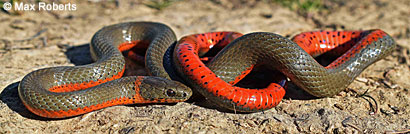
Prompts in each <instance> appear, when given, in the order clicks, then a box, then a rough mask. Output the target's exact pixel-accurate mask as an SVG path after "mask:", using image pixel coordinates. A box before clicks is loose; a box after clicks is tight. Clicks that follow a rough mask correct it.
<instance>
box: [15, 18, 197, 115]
mask: <svg viewBox="0 0 410 134" xmlns="http://www.w3.org/2000/svg"><path fill="white" fill-rule="evenodd" d="M175 42H176V36H175V33H174V32H173V30H172V29H171V28H170V27H168V26H167V25H165V24H162V23H156V22H126V23H119V24H114V25H110V26H106V27H103V28H102V29H100V30H99V31H97V32H96V33H95V34H94V36H93V38H92V39H91V43H90V53H91V57H92V59H93V60H95V62H94V63H91V64H87V65H81V66H60V67H50V68H44V69H39V70H35V71H33V72H31V73H29V74H27V75H26V76H24V78H23V79H22V80H21V82H20V84H19V87H18V94H19V97H20V99H21V100H22V102H23V104H24V106H25V107H26V108H27V109H28V110H29V111H31V112H32V113H34V114H36V115H38V116H41V117H46V118H67V117H73V116H78V115H81V114H84V113H88V112H91V111H96V110H99V109H102V108H105V107H110V106H115V105H127V104H142V103H176V102H182V101H185V100H187V99H188V98H190V96H191V95H192V91H191V89H190V88H189V87H187V86H185V85H184V84H182V83H180V82H177V81H173V80H171V79H170V76H169V74H168V73H167V71H168V72H169V70H168V69H169V68H168V67H169V66H171V65H168V64H169V63H171V62H169V61H168V60H170V59H169V58H170V57H172V56H170V55H165V54H166V52H167V51H169V50H168V48H169V47H170V46H172V44H174V43H175ZM144 47H148V48H146V53H145V55H144V56H142V58H145V67H146V68H147V71H148V73H149V74H150V75H151V76H124V71H125V70H126V62H125V59H124V56H123V53H124V55H125V57H129V56H135V55H137V54H138V52H134V51H132V50H133V49H134V48H144ZM130 58H131V59H140V58H141V57H139V58H138V57H134V58H132V57H130Z"/></svg>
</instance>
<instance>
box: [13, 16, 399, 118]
mask: <svg viewBox="0 0 410 134" xmlns="http://www.w3.org/2000/svg"><path fill="white" fill-rule="evenodd" d="M175 41H176V37H175V34H174V33H173V31H172V30H171V29H170V28H169V27H167V26H165V25H163V24H159V23H152V22H132V23H121V24H115V25H111V26H107V27H104V28H103V29H101V30H100V31H98V32H97V33H96V34H95V35H94V37H93V39H92V41H91V44H90V49H91V54H92V57H93V59H96V62H95V63H93V64H89V65H84V66H75V67H54V68H46V69H40V70H36V71H34V72H31V73H29V74H28V75H26V76H25V77H24V78H23V80H22V81H21V83H20V85H19V95H20V98H21V99H22V101H23V103H24V105H25V106H26V107H27V108H28V109H29V110H30V111H31V112H33V113H35V114H37V115H40V116H43V117H49V118H63V117H69V116H75V115H79V114H83V113H87V112H90V111H94V110H97V109H101V108H104V107H108V106H113V105H123V104H134V103H157V102H181V101H185V100H187V99H188V98H189V97H190V96H191V94H192V93H191V90H190V88H188V87H187V86H185V85H184V84H181V83H179V82H176V81H172V80H169V79H170V78H176V77H175V76H174V74H175V72H174V71H176V72H177V74H178V75H179V77H181V78H182V80H183V81H184V82H185V83H186V84H187V85H188V86H189V87H191V88H192V89H194V90H196V91H198V92H199V93H201V94H202V95H204V96H205V97H206V98H208V99H209V100H210V101H212V102H215V103H216V104H218V105H220V106H222V107H224V108H228V109H232V110H236V111H243V112H254V111H261V110H266V109H269V108H272V107H274V106H276V105H277V104H279V102H280V100H281V99H282V97H283V96H284V94H285V91H284V89H283V87H282V86H283V82H280V83H279V84H276V83H272V84H270V85H269V86H268V87H266V88H264V89H247V88H241V87H236V86H234V85H235V84H236V83H238V82H239V81H240V80H242V79H243V78H244V77H245V76H246V75H247V74H248V73H249V72H250V71H251V70H252V69H253V68H254V67H255V66H257V65H259V64H266V65H268V66H269V67H271V68H275V69H277V70H279V71H281V72H282V73H283V74H285V75H286V76H287V77H289V78H290V79H291V81H292V82H294V83H295V84H296V85H297V86H299V87H301V88H302V89H304V90H306V91H307V92H309V93H311V94H312V95H315V96H318V97H325V96H332V95H335V94H337V93H338V92H340V91H342V90H343V89H345V88H346V87H347V86H348V85H349V84H350V83H351V82H352V81H353V79H354V78H355V77H356V76H357V75H359V74H360V73H361V72H362V71H363V70H364V69H365V68H366V67H367V66H369V65H370V64H372V63H374V62H376V61H377V60H379V59H381V58H383V57H385V56H387V55H388V54H390V53H391V52H392V50H393V48H394V47H395V44H394V41H393V39H392V38H391V37H390V36H389V35H388V34H386V33H384V32H383V31H381V30H369V31H343V32H337V31H320V32H319V31H318V32H307V33H301V34H299V35H297V36H295V37H294V39H293V41H291V40H289V39H287V38H285V37H282V36H280V35H277V34H273V33H263V32H259V33H250V34H247V35H244V36H242V34H240V33H235V32H212V33H204V34H197V35H191V36H186V37H183V38H182V39H181V40H180V41H179V42H178V43H177V44H176V45H175V49H174V45H172V44H173V43H174V42H175ZM137 44H145V45H147V44H149V45H148V46H149V47H148V49H147V51H146V55H145V64H146V68H147V69H148V72H149V74H151V75H153V76H131V77H123V78H121V77H122V74H123V72H124V66H125V61H124V59H123V56H122V55H121V52H125V51H131V50H132V48H133V47H135V46H136V45H137ZM213 47H225V48H223V49H222V51H220V52H219V53H218V54H217V55H216V56H215V57H213V58H212V59H211V60H210V61H209V62H208V63H207V64H206V65H205V64H204V63H203V62H202V61H203V60H204V59H201V58H200V57H199V55H203V54H205V53H207V52H208V51H209V50H210V49H211V48H213ZM335 48H337V49H336V50H335V51H334V52H335V53H337V54H342V53H344V54H343V55H342V56H340V57H339V58H338V59H336V60H335V61H333V62H332V63H331V64H330V65H328V66H326V67H323V66H321V65H320V64H319V63H318V62H316V61H315V60H314V59H313V57H312V56H311V55H313V56H316V55H320V54H322V53H325V52H328V51H330V50H333V49H335ZM171 54H172V55H171ZM134 55H135V54H134V53H132V51H131V53H128V56H134ZM134 59H141V57H139V58H138V57H134ZM201 60H202V61H201ZM173 67H175V70H173ZM154 76H158V77H154ZM161 77H162V78H161Z"/></svg>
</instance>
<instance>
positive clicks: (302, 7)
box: [272, 0, 324, 15]
mask: <svg viewBox="0 0 410 134" xmlns="http://www.w3.org/2000/svg"><path fill="white" fill-rule="evenodd" d="M272 1H273V2H275V3H278V4H280V5H282V6H284V7H287V8H289V9H290V10H294V11H297V12H298V13H300V14H303V15H306V14H309V13H311V12H316V11H320V10H322V9H324V4H323V1H322V0H272Z"/></svg>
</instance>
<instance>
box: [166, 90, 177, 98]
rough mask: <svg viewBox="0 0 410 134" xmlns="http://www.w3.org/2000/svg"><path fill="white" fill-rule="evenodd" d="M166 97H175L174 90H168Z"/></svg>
mask: <svg viewBox="0 0 410 134" xmlns="http://www.w3.org/2000/svg"><path fill="white" fill-rule="evenodd" d="M167 95H168V96H169V97H173V96H175V95H176V93H175V91H174V90H172V89H168V90H167Z"/></svg>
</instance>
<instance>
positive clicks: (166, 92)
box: [140, 76, 192, 102]
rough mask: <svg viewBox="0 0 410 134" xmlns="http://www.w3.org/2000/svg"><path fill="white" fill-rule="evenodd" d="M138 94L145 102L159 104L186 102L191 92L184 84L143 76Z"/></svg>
mask: <svg viewBox="0 0 410 134" xmlns="http://www.w3.org/2000/svg"><path fill="white" fill-rule="evenodd" d="M140 94H141V96H142V97H143V98H145V99H146V100H160V102H181V101H185V100H188V99H189V98H190V97H191V95H192V91H191V89H190V88H189V87H187V86H185V85H184V84H182V83H180V82H177V81H173V80H169V79H165V78H162V77H152V76H145V79H144V80H143V82H142V83H141V86H140Z"/></svg>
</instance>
